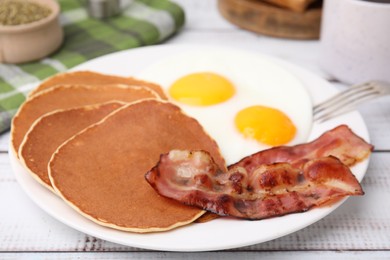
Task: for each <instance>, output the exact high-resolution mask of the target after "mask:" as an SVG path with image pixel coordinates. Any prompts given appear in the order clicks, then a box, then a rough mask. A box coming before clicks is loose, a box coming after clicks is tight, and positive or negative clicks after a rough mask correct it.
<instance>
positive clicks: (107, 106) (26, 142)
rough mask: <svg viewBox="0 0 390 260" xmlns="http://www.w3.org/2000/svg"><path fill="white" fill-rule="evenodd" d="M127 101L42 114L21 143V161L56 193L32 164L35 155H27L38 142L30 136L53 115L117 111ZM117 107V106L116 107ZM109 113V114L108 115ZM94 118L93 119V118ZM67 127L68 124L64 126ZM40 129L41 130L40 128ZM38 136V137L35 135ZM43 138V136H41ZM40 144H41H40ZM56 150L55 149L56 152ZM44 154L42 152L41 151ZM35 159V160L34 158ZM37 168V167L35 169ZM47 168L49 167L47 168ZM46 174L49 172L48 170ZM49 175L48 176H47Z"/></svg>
mask: <svg viewBox="0 0 390 260" xmlns="http://www.w3.org/2000/svg"><path fill="white" fill-rule="evenodd" d="M125 104H126V103H125V102H121V101H109V102H106V103H101V104H93V105H88V106H84V107H76V108H70V109H58V110H54V111H52V112H49V113H46V114H44V115H42V116H41V117H39V118H38V119H37V120H35V122H34V123H33V124H32V125H31V127H30V129H29V130H28V132H27V133H26V134H25V136H24V139H23V141H22V143H21V145H20V148H19V154H18V155H19V158H20V161H21V163H22V164H23V166H24V167H25V168H26V170H27V171H28V172H29V173H30V174H31V176H32V177H33V178H34V179H35V180H36V181H38V182H39V183H40V184H42V185H43V186H44V187H45V188H47V189H49V190H50V191H52V192H53V193H55V191H54V189H53V187H52V186H51V184H50V182H49V183H47V182H46V181H45V179H44V178H43V177H42V175H44V173H42V172H41V171H40V170H41V169H39V168H40V167H39V166H37V167H34V166H31V163H29V162H28V161H27V160H29V159H34V157H35V156H31V154H29V155H27V154H26V153H27V151H26V149H31V148H33V149H35V148H36V146H37V144H34V142H32V143H30V138H31V135H34V134H35V132H36V131H37V127H40V124H41V123H42V121H44V120H49V121H50V120H51V118H52V117H54V116H58V115H59V116H63V115H64V114H67V113H72V112H73V113H77V112H86V113H89V112H94V110H95V112H99V111H96V110H100V109H108V111H107V112H108V114H109V113H111V112H112V111H115V110H116V109H118V108H120V107H121V106H124V105H125ZM110 106H112V111H111V112H110V110H111V108H110ZM115 107H117V108H115ZM102 112H103V113H104V111H102ZM108 114H107V115H108ZM104 117H105V116H102V117H101V118H99V119H97V120H95V121H93V122H92V123H87V122H86V126H85V127H81V128H80V127H79V126H77V128H78V129H73V130H75V132H74V133H71V134H67V135H68V136H69V138H70V137H71V136H73V135H74V134H76V133H77V132H79V131H81V130H83V129H84V128H86V127H88V126H89V125H91V124H93V123H96V122H99V121H100V120H101V119H103V118H104ZM92 120H93V119H92ZM72 125H73V127H74V122H73V124H72ZM64 127H66V128H67V126H64ZM38 131H40V130H38ZM67 131H68V128H67ZM50 134H53V133H50ZM34 138H36V137H34ZM41 138H43V137H42V136H41ZM67 139H68V138H66V139H65V140H61V143H62V142H64V141H66V140H67ZM50 141H53V140H50ZM54 141H57V140H54ZM61 143H59V144H58V145H57V147H58V146H59V145H61ZM52 144H53V143H49V145H52ZM55 144H57V142H56V143H55ZM27 145H28V147H27ZM38 146H39V144H38ZM57 147H56V148H57ZM54 151H55V150H53V152H54ZM24 154H26V156H24ZM41 154H42V153H41ZM34 161H35V160H34ZM48 163H49V160H48V161H47V164H48ZM34 168H35V169H34ZM46 169H47V168H46ZM46 175H48V174H47V172H46ZM47 177H48V176H47Z"/></svg>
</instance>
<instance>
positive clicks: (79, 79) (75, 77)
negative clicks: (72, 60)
mask: <svg viewBox="0 0 390 260" xmlns="http://www.w3.org/2000/svg"><path fill="white" fill-rule="evenodd" d="M68 84H71V85H83V84H87V85H108V84H124V85H129V86H140V87H147V88H150V89H152V90H153V91H155V92H156V93H157V94H158V95H159V97H160V98H161V99H164V100H167V99H168V97H167V95H166V94H165V92H164V90H163V89H162V88H161V86H159V85H158V84H155V83H153V82H149V81H145V80H141V79H137V78H134V77H121V76H117V75H111V74H103V73H99V72H95V71H89V70H81V71H72V72H63V73H58V74H55V75H53V76H51V77H49V78H47V79H45V80H44V81H42V82H41V84H40V85H38V86H37V87H36V88H35V89H33V90H32V91H31V92H30V93H29V97H31V96H34V95H36V94H38V93H40V92H41V91H43V90H46V89H48V88H51V87H53V86H56V85H68Z"/></svg>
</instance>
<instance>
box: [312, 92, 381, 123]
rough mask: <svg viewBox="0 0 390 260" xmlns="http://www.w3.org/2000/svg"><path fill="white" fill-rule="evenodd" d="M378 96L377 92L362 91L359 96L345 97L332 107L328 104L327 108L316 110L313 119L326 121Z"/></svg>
mask: <svg viewBox="0 0 390 260" xmlns="http://www.w3.org/2000/svg"><path fill="white" fill-rule="evenodd" d="M376 97H378V92H371V93H362V95H360V96H355V97H350V98H349V99H345V100H343V101H342V102H339V103H338V104H336V105H334V106H333V107H332V106H330V107H328V108H327V109H326V108H325V109H323V110H321V111H318V112H317V113H315V114H314V117H313V119H314V121H317V122H323V121H326V120H328V119H330V118H332V117H335V116H338V115H341V114H344V113H347V112H350V111H352V110H354V109H356V106H357V105H358V104H360V103H362V102H364V101H368V100H371V99H374V98H376Z"/></svg>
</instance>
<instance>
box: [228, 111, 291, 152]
mask: <svg viewBox="0 0 390 260" xmlns="http://www.w3.org/2000/svg"><path fill="white" fill-rule="evenodd" d="M235 124H236V126H237V128H238V130H239V131H240V132H241V133H242V134H243V135H244V136H246V137H249V138H253V139H255V140H257V141H259V142H261V143H263V144H267V145H270V146H276V145H282V144H286V143H288V142H289V141H291V140H292V139H293V138H294V136H295V133H296V127H295V126H294V124H293V122H292V121H291V119H290V118H289V117H288V116H287V115H285V114H284V113H283V112H281V111H280V110H278V109H275V108H270V107H265V106H251V107H247V108H245V109H243V110H241V111H239V112H238V113H237V114H236V117H235Z"/></svg>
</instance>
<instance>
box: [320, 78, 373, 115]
mask: <svg viewBox="0 0 390 260" xmlns="http://www.w3.org/2000/svg"><path fill="white" fill-rule="evenodd" d="M370 89H372V86H371V85H369V84H368V83H365V84H362V85H357V86H353V87H351V88H349V89H346V90H344V91H342V92H340V93H338V94H337V96H333V97H331V98H330V99H328V100H326V101H324V102H322V103H320V104H318V105H315V106H314V107H313V109H314V111H317V112H319V111H321V110H323V109H325V108H326V107H328V106H333V105H334V104H337V103H339V102H340V101H342V100H344V99H345V98H347V97H349V96H351V95H355V94H358V93H360V92H362V91H367V90H370Z"/></svg>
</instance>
